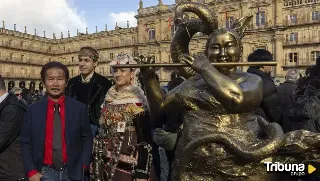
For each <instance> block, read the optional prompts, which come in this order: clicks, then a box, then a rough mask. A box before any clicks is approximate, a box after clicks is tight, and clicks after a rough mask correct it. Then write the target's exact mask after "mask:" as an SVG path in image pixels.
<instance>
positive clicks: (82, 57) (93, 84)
mask: <svg viewBox="0 0 320 181" xmlns="http://www.w3.org/2000/svg"><path fill="white" fill-rule="evenodd" d="M78 58H79V69H80V75H78V76H76V77H74V78H72V79H70V80H69V82H68V86H67V88H66V95H68V96H70V97H72V98H74V99H76V100H77V101H79V102H82V103H83V104H85V105H87V111H88V114H89V117H90V121H91V129H92V134H93V135H94V136H95V135H96V134H97V132H98V131H97V130H98V125H99V118H100V112H101V105H102V103H103V101H104V97H105V95H106V94H107V92H108V90H109V89H110V87H111V86H112V83H111V81H109V80H108V79H107V78H105V77H103V76H102V75H100V74H98V73H96V72H95V68H96V67H97V65H98V59H99V53H98V51H97V50H95V49H94V48H92V47H82V48H81V49H80V53H79V55H78Z"/></svg>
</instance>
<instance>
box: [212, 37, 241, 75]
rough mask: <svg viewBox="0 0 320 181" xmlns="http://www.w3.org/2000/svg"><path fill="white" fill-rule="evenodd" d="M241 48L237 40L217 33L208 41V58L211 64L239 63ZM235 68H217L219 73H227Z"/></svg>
mask: <svg viewBox="0 0 320 181" xmlns="http://www.w3.org/2000/svg"><path fill="white" fill-rule="evenodd" d="M240 56H241V47H240V45H239V44H238V42H237V39H236V38H235V37H234V36H233V35H232V34H230V33H228V32H223V33H218V34H216V35H214V36H212V38H211V39H210V42H209V47H208V58H209V60H210V61H211V62H239V61H240ZM235 68H236V67H235V66H229V67H218V68H217V69H218V70H219V71H220V72H223V73H228V72H232V71H234V70H235Z"/></svg>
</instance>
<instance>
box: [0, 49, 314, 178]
mask: <svg viewBox="0 0 320 181" xmlns="http://www.w3.org/2000/svg"><path fill="white" fill-rule="evenodd" d="M78 58H79V69H80V75H78V76H76V77H73V78H70V77H69V71H68V68H67V67H66V66H65V65H63V64H62V63H60V62H55V61H53V62H49V63H47V64H45V65H44V66H43V67H42V70H41V80H42V82H43V84H44V86H45V90H46V93H45V94H43V93H39V92H41V91H36V90H35V86H34V85H33V84H32V85H30V86H29V87H30V88H29V90H27V91H26V90H25V85H19V87H13V88H10V91H8V89H7V88H6V86H5V83H4V82H5V81H4V78H3V77H1V76H0V180H1V181H18V180H30V181H40V180H42V181H54V180H59V181H68V180H72V181H76V180H90V179H91V180H112V181H129V180H137V181H142V180H144V181H146V180H149V179H151V180H152V181H155V180H159V181H160V180H167V181H169V180H171V168H172V163H173V161H174V159H175V150H176V146H177V142H178V140H179V138H180V136H181V131H182V130H183V121H182V115H181V114H183V113H182V112H179V111H174V110H173V111H168V112H167V113H166V114H162V115H158V114H153V112H152V111H150V110H152V108H151V107H150V106H152V105H151V104H149V102H148V101H149V100H148V99H147V97H146V93H145V91H144V90H145V89H144V88H145V87H144V86H145V85H144V81H146V79H147V78H146V77H145V76H146V75H147V74H144V75H143V74H142V73H141V72H140V71H139V69H135V68H119V69H112V74H113V81H114V83H112V81H111V80H108V79H107V78H105V77H103V76H102V75H99V74H98V73H96V72H95V68H96V67H97V66H98V60H99V53H98V51H97V50H95V49H94V48H92V47H82V48H81V49H80V53H79V56H78ZM272 60H273V56H272V54H271V53H270V52H269V51H267V50H264V49H258V50H255V51H254V52H252V53H251V54H250V55H249V57H248V62H255V61H256V62H259V61H263V62H266V61H272ZM136 63H137V62H135V61H134V59H133V58H132V57H131V56H130V55H128V54H119V55H117V56H116V58H115V60H113V61H112V62H111V63H110V65H116V64H136ZM318 70H320V57H319V58H318V59H317V62H316V65H314V66H311V67H310V68H308V70H307V71H306V75H302V74H301V73H300V72H299V71H298V70H296V69H291V70H289V71H288V72H287V74H286V76H285V81H284V82H283V83H282V84H280V85H279V86H276V85H275V83H274V80H273V79H272V78H271V76H270V73H271V71H272V67H270V66H257V67H249V69H248V70H247V72H248V73H251V74H255V75H257V76H259V77H260V78H261V79H262V82H263V101H262V102H261V104H260V107H258V108H257V110H256V114H257V115H259V116H261V117H263V118H265V119H266V120H268V121H269V122H276V123H279V124H280V125H281V126H282V128H283V130H284V131H285V132H289V131H292V130H299V129H306V130H309V131H314V132H319V130H320V124H319V121H318V120H319V117H320V115H319V114H320V113H319V111H317V110H318V109H319V108H320V103H319V100H318V96H319V95H320V92H319V90H320V77H319V75H320V74H319V73H318V72H319V71H318ZM185 81H186V79H185V78H184V77H183V76H181V75H180V73H179V72H176V71H175V72H173V73H172V74H171V81H170V82H169V83H168V86H167V87H168V91H169V92H170V91H172V90H174V89H175V88H177V87H179V85H180V84H182V83H183V82H185ZM155 84H160V83H159V78H158V79H157V82H155ZM25 92H27V93H25ZM163 92H164V93H165V90H163ZM302 97H305V99H301V98H302ZM307 105H312V106H313V109H314V110H313V109H311V110H310V109H304V107H305V106H307ZM315 106H318V107H315ZM299 113H300V114H299ZM301 115H304V117H303V118H302V117H301ZM299 116H300V117H299ZM164 168H166V169H164ZM164 174H165V176H164Z"/></svg>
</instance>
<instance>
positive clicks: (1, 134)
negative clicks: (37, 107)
mask: <svg viewBox="0 0 320 181" xmlns="http://www.w3.org/2000/svg"><path fill="white" fill-rule="evenodd" d="M25 111H26V106H25V105H24V104H23V103H22V102H21V101H19V100H18V98H17V97H16V96H15V95H13V94H9V93H8V92H7V91H6V87H5V83H4V80H3V78H2V77H1V76H0V180H1V181H17V180H24V179H26V175H25V174H24V169H23V163H22V160H21V151H20V131H21V127H22V122H23V116H24V113H25Z"/></svg>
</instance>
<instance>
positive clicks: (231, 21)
mask: <svg viewBox="0 0 320 181" xmlns="http://www.w3.org/2000/svg"><path fill="white" fill-rule="evenodd" d="M233 23H234V17H233V16H228V17H227V19H226V28H230V27H231V26H232V24H233Z"/></svg>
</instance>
